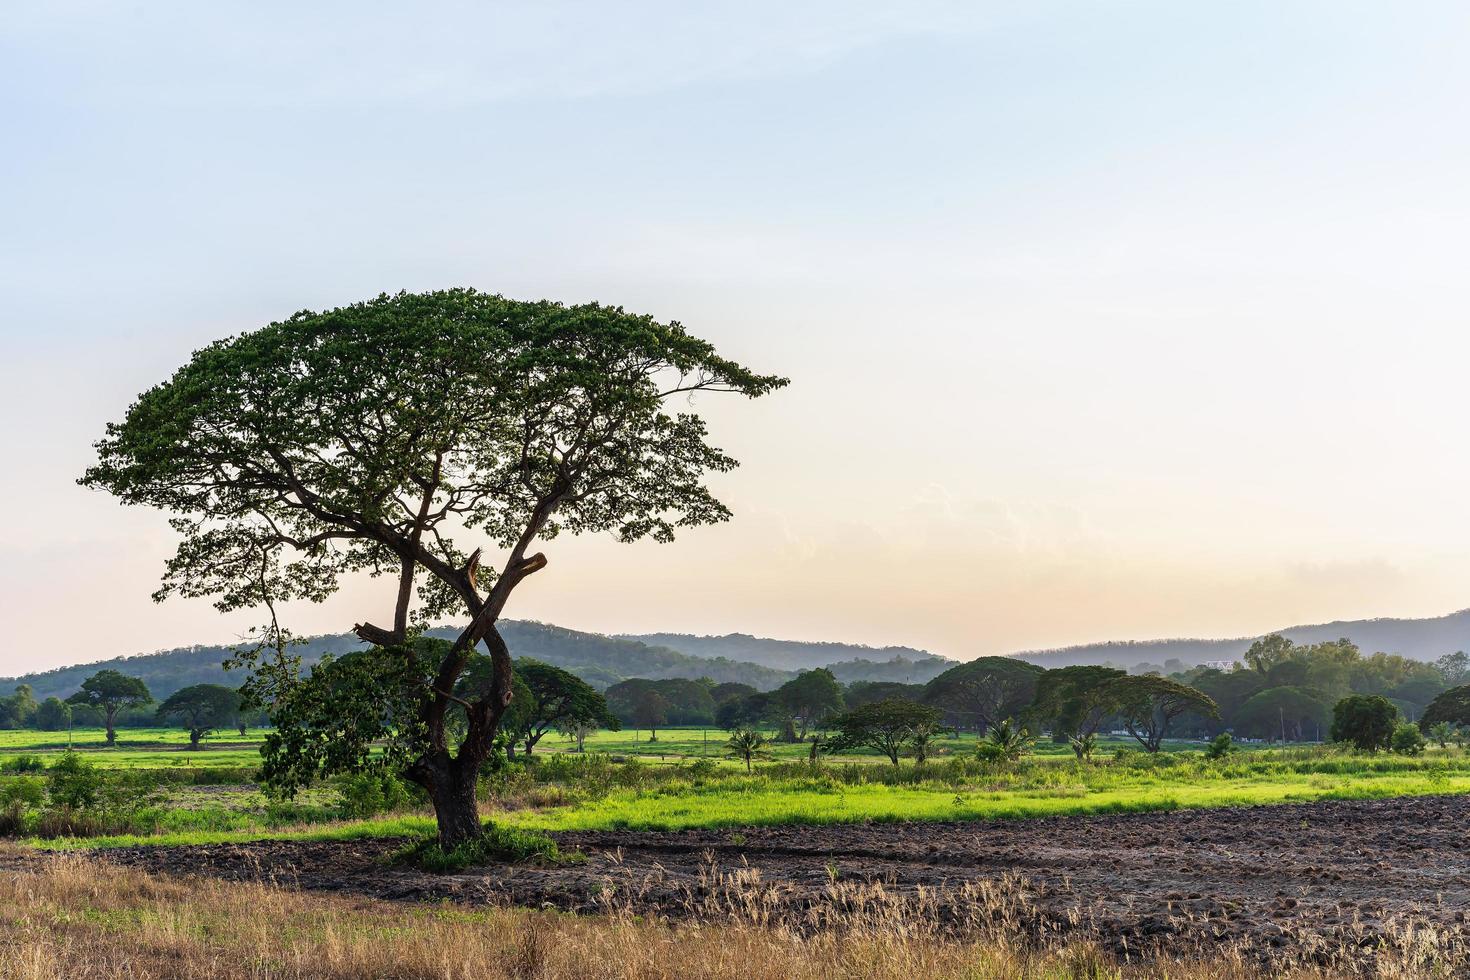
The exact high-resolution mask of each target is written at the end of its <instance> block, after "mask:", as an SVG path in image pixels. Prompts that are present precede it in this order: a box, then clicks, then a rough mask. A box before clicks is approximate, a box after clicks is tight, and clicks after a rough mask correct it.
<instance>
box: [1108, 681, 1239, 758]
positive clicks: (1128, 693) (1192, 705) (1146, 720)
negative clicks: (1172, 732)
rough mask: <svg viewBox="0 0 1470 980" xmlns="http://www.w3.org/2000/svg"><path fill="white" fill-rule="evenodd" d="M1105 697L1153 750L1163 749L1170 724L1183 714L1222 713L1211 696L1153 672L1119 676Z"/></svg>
mask: <svg viewBox="0 0 1470 980" xmlns="http://www.w3.org/2000/svg"><path fill="white" fill-rule="evenodd" d="M1104 696H1105V697H1106V698H1107V700H1109V701H1110V702H1111V703H1112V704H1113V705H1114V706H1115V708H1116V711H1117V714H1118V716H1119V717H1120V718H1121V719H1122V720H1123V727H1124V728H1126V729H1127V730H1128V734H1130V735H1132V736H1133V738H1134V739H1135V740H1137V742H1138V744H1140V745H1142V746H1143V747H1144V749H1145V750H1147V751H1149V752H1157V751H1159V748H1160V747H1161V746H1162V745H1163V742H1164V739H1165V738H1166V737H1168V734H1169V729H1170V726H1172V725H1173V723H1174V721H1175V719H1177V718H1179V717H1180V716H1181V715H1184V714H1186V713H1188V712H1195V713H1197V714H1201V715H1205V716H1213V715H1215V714H1217V713H1218V709H1217V708H1216V706H1215V702H1214V701H1211V700H1210V698H1209V696H1208V695H1206V694H1204V693H1202V692H1200V691H1197V690H1195V689H1194V688H1192V687H1189V686H1188V685H1186V684H1181V683H1179V682H1178V681H1173V680H1170V679H1169V678H1167V677H1157V676H1154V675H1151V674H1145V675H1135V676H1130V677H1118V678H1115V679H1114V680H1111V681H1109V682H1108V683H1107V685H1106V688H1105V694H1104Z"/></svg>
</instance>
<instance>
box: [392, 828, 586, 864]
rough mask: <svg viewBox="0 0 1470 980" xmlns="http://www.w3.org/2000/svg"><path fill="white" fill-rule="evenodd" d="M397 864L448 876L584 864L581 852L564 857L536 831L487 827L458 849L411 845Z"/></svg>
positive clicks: (431, 843)
mask: <svg viewBox="0 0 1470 980" xmlns="http://www.w3.org/2000/svg"><path fill="white" fill-rule="evenodd" d="M395 860H397V861H399V862H401V863H403V864H409V865H412V866H413V867H416V868H422V869H423V870H425V871H433V872H437V873H439V874H446V873H449V872H454V871H463V870H464V869H465V868H469V867H474V866H475V865H480V864H494V863H505V862H509V863H534V864H575V863H578V862H580V861H585V860H586V856H585V855H583V854H582V853H581V852H580V851H578V852H573V853H572V854H563V853H562V852H561V848H559V847H557V846H556V841H554V840H552V839H551V838H550V837H547V836H546V835H545V834H542V833H537V832H536V831H534V830H517V829H515V828H513V827H501V826H497V825H496V824H493V823H489V824H486V825H485V826H484V828H483V830H482V831H481V833H480V836H478V837H475V838H472V839H470V840H468V841H466V842H465V843H463V844H460V845H459V846H458V847H454V848H450V849H448V850H446V849H445V848H444V847H442V846H441V845H440V843H439V841H438V839H436V838H428V839H425V840H422V841H419V842H418V843H415V844H410V845H408V846H407V847H405V848H403V849H402V850H401V851H399V852H398V853H397V854H396V855H395Z"/></svg>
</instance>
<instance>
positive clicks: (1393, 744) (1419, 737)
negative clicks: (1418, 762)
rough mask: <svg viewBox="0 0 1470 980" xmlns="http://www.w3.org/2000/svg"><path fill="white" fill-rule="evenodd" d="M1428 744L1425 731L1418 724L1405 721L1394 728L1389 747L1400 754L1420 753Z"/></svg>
mask: <svg viewBox="0 0 1470 980" xmlns="http://www.w3.org/2000/svg"><path fill="white" fill-rule="evenodd" d="M1428 744H1429V743H1428V742H1427V741H1425V739H1424V733H1423V732H1421V731H1419V726H1418V725H1415V724H1413V723H1412V722H1404V723H1403V724H1402V725H1399V726H1397V727H1396V728H1394V730H1393V735H1392V737H1391V738H1390V739H1389V743H1388V747H1389V748H1391V749H1393V751H1395V752H1397V753H1398V754H1399V755H1418V754H1419V753H1420V752H1423V751H1424V747H1425V746H1426V745H1428Z"/></svg>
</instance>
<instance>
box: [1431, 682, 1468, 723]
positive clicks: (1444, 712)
mask: <svg viewBox="0 0 1470 980" xmlns="http://www.w3.org/2000/svg"><path fill="white" fill-rule="evenodd" d="M1441 722H1447V723H1449V724H1451V725H1470V684H1466V685H1462V686H1460V687H1452V688H1450V689H1449V690H1448V691H1445V692H1443V693H1442V694H1440V695H1439V697H1437V698H1435V699H1434V700H1433V701H1431V702H1429V707H1427V708H1425V709H1424V714H1422V715H1420V716H1419V727H1420V728H1422V729H1424V731H1426V732H1427V731H1429V729H1431V728H1433V727H1434V726H1435V725H1438V724H1440V723H1441Z"/></svg>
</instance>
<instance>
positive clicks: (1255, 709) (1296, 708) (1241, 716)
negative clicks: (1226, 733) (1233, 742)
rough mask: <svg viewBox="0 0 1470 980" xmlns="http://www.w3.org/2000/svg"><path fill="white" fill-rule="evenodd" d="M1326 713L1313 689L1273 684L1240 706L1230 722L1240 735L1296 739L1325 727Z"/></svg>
mask: <svg viewBox="0 0 1470 980" xmlns="http://www.w3.org/2000/svg"><path fill="white" fill-rule="evenodd" d="M1329 712H1330V709H1329V708H1328V706H1327V703H1326V702H1325V701H1323V700H1322V698H1321V696H1320V695H1319V694H1318V693H1317V692H1316V691H1310V690H1307V689H1305V688H1300V687H1273V688H1268V689H1267V690H1264V691H1262V692H1260V693H1259V694H1257V695H1255V696H1254V697H1252V698H1251V699H1250V700H1249V701H1247V702H1246V703H1245V704H1243V705H1241V706H1240V708H1239V709H1238V710H1237V711H1236V712H1235V716H1234V718H1233V719H1232V722H1233V723H1234V726H1235V728H1236V730H1237V732H1238V733H1239V734H1241V735H1245V736H1249V737H1252V738H1266V739H1276V738H1282V739H1285V740H1286V741H1295V742H1300V741H1304V736H1305V735H1306V733H1307V732H1308V731H1311V732H1313V733H1314V734H1315V733H1316V732H1319V731H1322V730H1325V729H1326V728H1327V727H1328V725H1329V722H1328V715H1329Z"/></svg>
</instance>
